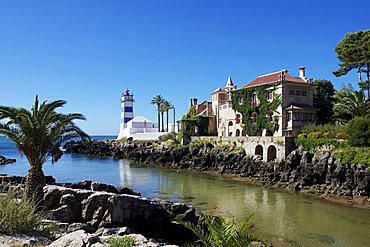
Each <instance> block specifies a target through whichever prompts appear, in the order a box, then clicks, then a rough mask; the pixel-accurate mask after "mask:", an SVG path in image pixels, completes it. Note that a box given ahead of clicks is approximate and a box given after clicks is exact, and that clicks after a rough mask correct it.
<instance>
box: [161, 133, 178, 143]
mask: <svg viewBox="0 0 370 247" xmlns="http://www.w3.org/2000/svg"><path fill="white" fill-rule="evenodd" d="M176 139H177V134H176V132H174V131H172V132H170V133H167V134H164V135H161V136H160V137H159V140H160V141H162V142H164V141H167V140H175V141H176Z"/></svg>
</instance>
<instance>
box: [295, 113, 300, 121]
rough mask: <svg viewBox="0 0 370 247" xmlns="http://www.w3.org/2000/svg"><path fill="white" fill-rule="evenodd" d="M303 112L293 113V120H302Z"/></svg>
mask: <svg viewBox="0 0 370 247" xmlns="http://www.w3.org/2000/svg"><path fill="white" fill-rule="evenodd" d="M300 116H301V114H300V113H299V112H295V113H293V120H294V121H299V120H300Z"/></svg>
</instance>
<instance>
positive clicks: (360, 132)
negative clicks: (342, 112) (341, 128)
mask: <svg viewBox="0 0 370 247" xmlns="http://www.w3.org/2000/svg"><path fill="white" fill-rule="evenodd" d="M347 134H348V136H349V138H348V142H349V145H350V146H353V147H369V146H370V119H369V118H362V117H356V118H354V119H352V120H351V121H349V122H348V129H347Z"/></svg>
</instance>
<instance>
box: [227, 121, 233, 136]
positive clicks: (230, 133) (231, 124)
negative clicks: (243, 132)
mask: <svg viewBox="0 0 370 247" xmlns="http://www.w3.org/2000/svg"><path fill="white" fill-rule="evenodd" d="M228 129H229V131H228V133H229V136H232V135H233V130H234V128H233V122H232V121H230V122H229V124H228Z"/></svg>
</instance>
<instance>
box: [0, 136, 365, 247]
mask: <svg viewBox="0 0 370 247" xmlns="http://www.w3.org/2000/svg"><path fill="white" fill-rule="evenodd" d="M102 138H103V137H94V139H102ZM104 138H106V137H104ZM0 155H4V156H6V157H8V158H16V159H17V162H16V163H14V164H9V165H5V166H0V173H7V174H14V175H26V174H27V170H28V163H27V160H26V159H25V158H23V159H21V158H20V156H19V153H18V152H17V151H16V149H15V147H14V145H12V144H11V143H9V142H8V141H7V140H6V139H5V138H4V137H1V136H0ZM44 171H45V174H47V175H48V174H51V175H53V176H54V177H55V178H56V179H57V181H58V182H78V181H81V180H83V179H88V180H93V181H98V182H103V183H110V184H114V185H116V186H117V185H124V186H128V187H131V188H132V189H134V190H135V191H138V192H141V193H142V195H143V196H145V197H159V198H164V199H169V200H172V201H179V202H185V203H191V204H192V205H194V206H195V208H196V209H197V211H206V212H208V213H212V214H218V215H223V216H228V217H236V218H237V219H242V218H243V217H245V216H246V215H248V214H249V213H251V212H253V214H254V216H253V222H254V225H255V228H256V229H257V231H258V232H259V233H260V234H261V235H263V236H264V237H266V238H267V239H268V240H269V241H270V242H272V243H273V244H274V245H275V246H356V247H357V246H370V211H367V210H361V209H356V208H352V207H348V206H344V205H340V204H336V203H331V202H327V201H324V200H321V199H315V198H311V197H306V196H303V195H299V194H294V193H288V192H284V191H279V190H274V189H268V188H264V187H261V186H251V185H247V184H245V183H242V182H240V181H230V180H228V179H226V178H224V177H222V176H219V175H207V174H202V173H195V172H189V171H186V170H174V169H169V168H163V167H153V166H148V165H142V164H134V163H132V162H130V161H128V160H120V161H115V160H112V159H111V158H107V159H92V158H88V157H84V156H80V155H69V154H65V155H64V156H63V157H62V159H61V160H60V161H59V162H58V163H57V164H54V165H52V164H51V163H50V162H48V163H46V164H45V165H44Z"/></svg>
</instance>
